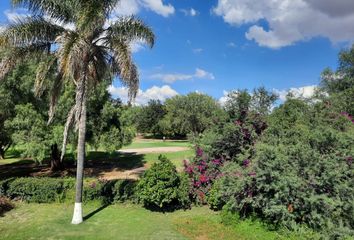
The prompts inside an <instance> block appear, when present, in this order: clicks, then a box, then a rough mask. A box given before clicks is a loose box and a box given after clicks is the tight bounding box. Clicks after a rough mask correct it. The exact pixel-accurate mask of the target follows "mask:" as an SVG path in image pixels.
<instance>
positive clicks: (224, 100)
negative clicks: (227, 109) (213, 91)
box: [219, 90, 229, 106]
mask: <svg viewBox="0 0 354 240" xmlns="http://www.w3.org/2000/svg"><path fill="white" fill-rule="evenodd" d="M223 94H224V95H223V96H222V97H221V98H219V104H220V105H221V106H225V103H226V101H227V100H228V99H229V98H228V96H227V95H228V94H229V92H228V91H225V90H224V91H223Z"/></svg>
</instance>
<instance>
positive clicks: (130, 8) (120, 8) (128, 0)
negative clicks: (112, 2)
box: [115, 0, 140, 15]
mask: <svg viewBox="0 0 354 240" xmlns="http://www.w3.org/2000/svg"><path fill="white" fill-rule="evenodd" d="M139 10H140V6H139V2H138V0H120V1H119V2H118V4H117V6H116V8H115V13H116V14H118V15H135V14H137V13H138V12H139Z"/></svg>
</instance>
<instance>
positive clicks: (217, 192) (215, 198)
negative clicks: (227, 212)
mask: <svg viewBox="0 0 354 240" xmlns="http://www.w3.org/2000/svg"><path fill="white" fill-rule="evenodd" d="M221 191H222V189H221V181H220V180H219V179H218V180H216V181H215V182H214V183H213V185H212V187H211V189H210V191H209V195H208V196H207V203H208V205H209V206H210V208H211V209H213V210H220V209H221V208H222V207H223V206H224V205H225V202H224V200H223V198H222V192H221Z"/></svg>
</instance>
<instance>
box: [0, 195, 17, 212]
mask: <svg viewBox="0 0 354 240" xmlns="http://www.w3.org/2000/svg"><path fill="white" fill-rule="evenodd" d="M14 207H15V205H14V204H13V203H12V202H11V201H10V200H9V199H8V198H6V197H1V196H0V216H2V215H3V214H4V213H5V212H8V211H10V210H11V209H13V208H14Z"/></svg>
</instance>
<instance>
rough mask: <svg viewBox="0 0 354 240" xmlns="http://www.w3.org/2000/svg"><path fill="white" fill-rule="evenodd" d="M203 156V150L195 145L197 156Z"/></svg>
mask: <svg viewBox="0 0 354 240" xmlns="http://www.w3.org/2000/svg"><path fill="white" fill-rule="evenodd" d="M201 156H203V150H202V149H201V148H200V147H197V157H201Z"/></svg>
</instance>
